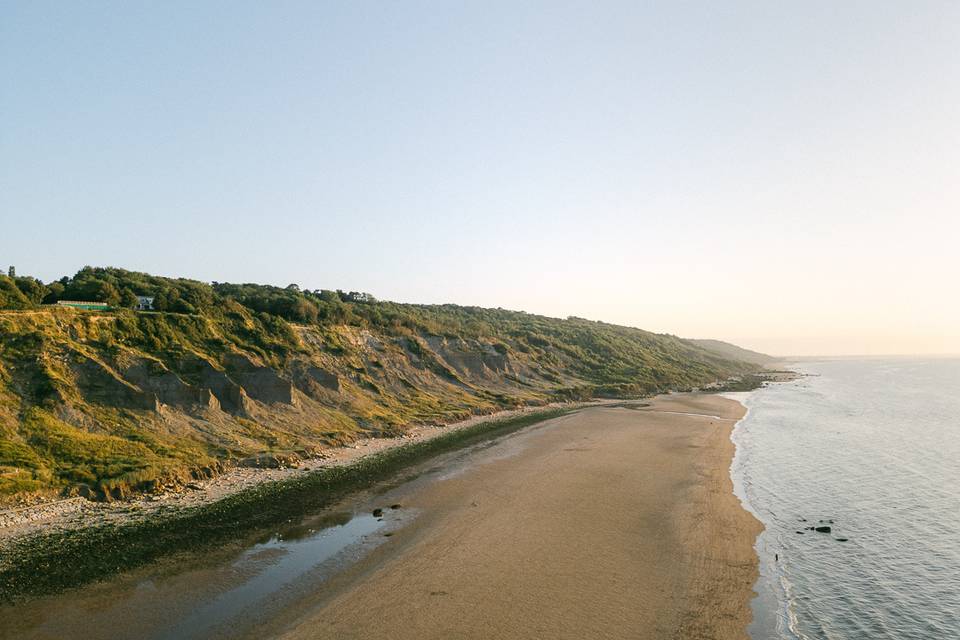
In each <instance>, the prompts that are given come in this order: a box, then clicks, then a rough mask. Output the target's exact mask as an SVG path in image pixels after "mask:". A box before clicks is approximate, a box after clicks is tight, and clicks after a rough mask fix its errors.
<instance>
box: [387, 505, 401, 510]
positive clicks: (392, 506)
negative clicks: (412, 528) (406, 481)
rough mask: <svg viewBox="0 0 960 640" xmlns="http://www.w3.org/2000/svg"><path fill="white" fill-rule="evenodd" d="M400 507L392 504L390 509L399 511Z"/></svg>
mask: <svg viewBox="0 0 960 640" xmlns="http://www.w3.org/2000/svg"><path fill="white" fill-rule="evenodd" d="M400 506H401V505H399V504H392V505H390V508H391V509H399V508H400Z"/></svg>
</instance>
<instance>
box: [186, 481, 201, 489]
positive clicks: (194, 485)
mask: <svg viewBox="0 0 960 640" xmlns="http://www.w3.org/2000/svg"><path fill="white" fill-rule="evenodd" d="M187 489H193V490H194V491H200V490H202V489H203V487H202V486H200V485H199V484H197V483H196V482H188V483H187Z"/></svg>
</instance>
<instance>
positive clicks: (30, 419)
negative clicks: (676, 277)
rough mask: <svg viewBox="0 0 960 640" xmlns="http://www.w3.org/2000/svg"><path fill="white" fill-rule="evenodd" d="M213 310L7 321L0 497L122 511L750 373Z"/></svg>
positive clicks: (475, 334) (567, 332)
mask: <svg viewBox="0 0 960 640" xmlns="http://www.w3.org/2000/svg"><path fill="white" fill-rule="evenodd" d="M219 304H220V306H218V307H217V309H216V313H211V312H204V313H199V314H181V313H134V312H131V311H116V312H109V313H102V312H84V311H75V310H64V309H50V308H43V309H40V310H22V311H3V312H0V498H2V496H4V495H7V496H10V495H12V494H15V493H17V492H21V491H34V490H36V491H46V492H60V491H64V490H68V491H69V490H71V489H73V490H76V489H78V488H79V489H81V490H92V491H93V492H99V493H100V494H101V495H113V496H114V497H120V496H122V495H124V494H125V493H127V492H129V491H130V490H133V489H141V490H152V489H154V488H156V487H157V486H158V485H162V484H163V483H166V482H177V481H181V480H183V479H186V478H187V477H188V474H189V473H190V471H191V470H196V469H200V468H204V467H211V468H215V467H216V466H217V464H218V463H219V462H220V461H223V460H229V459H241V458H245V457H247V456H251V455H253V454H258V453H261V452H296V451H300V452H309V451H310V449H311V448H314V447H316V446H318V445H322V444H330V443H345V442H349V441H350V440H352V439H353V438H355V437H357V435H358V434H367V435H369V434H373V435H382V434H395V433H398V432H400V431H402V430H403V429H404V428H405V427H407V426H409V425H411V424H417V423H430V422H444V421H453V420H456V419H459V418H463V417H466V416H467V415H470V414H477V413H490V412H493V411H496V410H498V409H502V408H508V407H514V406H518V405H522V404H531V405H539V404H544V403H546V402H549V401H551V400H556V399H571V398H586V397H591V396H597V395H606V396H636V395H644V394H651V393H655V392H659V391H664V390H667V389H684V388H689V387H692V386H698V385H702V384H704V383H707V382H711V381H714V380H718V379H723V378H726V377H728V376H731V375H737V374H741V373H744V372H746V371H749V370H751V369H752V368H754V365H751V364H747V363H744V362H738V361H734V360H729V359H725V358H724V357H723V356H722V355H719V354H717V353H715V352H713V351H709V350H707V349H704V348H702V347H701V346H698V345H696V344H694V343H692V342H689V341H685V340H681V339H679V338H676V337H673V336H667V335H657V334H652V333H649V332H645V331H641V330H638V329H632V328H627V327H619V326H614V325H608V324H604V323H597V322H590V321H586V320H580V319H568V320H559V319H553V318H545V317H542V316H535V315H530V314H525V313H518V312H510V311H503V310H489V309H476V308H466V307H457V306H452V305H443V306H418V305H397V304H392V303H376V304H375V305H362V308H361V305H356V306H357V308H358V309H359V311H362V313H359V312H358V313H356V314H353V315H350V316H347V318H348V319H347V320H346V321H331V320H319V321H316V322H311V323H308V324H294V323H291V322H288V321H285V320H283V319H281V318H279V317H277V316H274V315H268V314H266V313H260V312H255V311H253V310H251V309H250V308H247V307H245V306H243V305H241V304H238V303H236V302H234V301H233V300H225V301H222V302H221V303H219ZM348 306H349V305H348Z"/></svg>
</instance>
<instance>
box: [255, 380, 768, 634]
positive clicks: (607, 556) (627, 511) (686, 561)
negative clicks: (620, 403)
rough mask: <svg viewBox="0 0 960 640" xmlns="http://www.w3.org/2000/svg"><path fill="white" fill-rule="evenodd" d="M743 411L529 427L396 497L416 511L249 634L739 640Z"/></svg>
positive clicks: (746, 518) (571, 420) (635, 415)
mask: <svg viewBox="0 0 960 640" xmlns="http://www.w3.org/2000/svg"><path fill="white" fill-rule="evenodd" d="M743 413H744V408H743V407H742V406H741V405H740V404H739V403H737V402H735V401H733V400H729V399H725V398H721V397H718V396H710V395H673V396H667V397H661V398H657V399H656V400H654V401H653V403H652V405H650V406H647V407H643V408H626V407H595V408H588V409H584V410H582V411H580V412H577V413H575V414H573V415H569V416H564V417H561V418H557V419H554V420H551V421H549V422H547V423H544V424H542V425H539V426H537V427H534V428H531V429H528V430H527V431H525V432H524V433H522V434H519V435H517V436H514V437H512V438H511V439H510V440H509V442H508V443H506V449H505V448H504V445H498V447H495V448H494V449H493V450H491V452H490V453H489V454H480V456H479V459H477V460H475V461H474V462H473V463H471V464H470V465H469V466H467V467H465V468H464V469H463V470H461V472H459V473H457V474H454V475H453V476H452V477H447V478H444V479H442V480H440V481H437V482H432V483H429V484H427V485H425V486H420V487H418V488H416V489H415V490H414V491H413V492H412V493H410V494H409V495H405V496H403V501H404V507H405V508H408V507H412V508H414V509H417V510H419V511H420V512H421V515H420V516H419V517H417V518H416V519H415V520H414V521H413V522H412V523H411V524H410V525H408V526H406V527H404V528H402V529H400V530H398V531H396V532H395V533H393V535H392V537H391V540H390V541H389V542H388V543H387V544H384V545H382V546H380V547H379V548H378V549H377V550H376V551H374V552H373V553H371V554H370V555H368V556H367V557H366V558H364V559H362V560H361V561H360V562H359V563H357V564H356V565H354V566H353V567H352V568H351V569H349V570H347V571H346V572H344V573H343V574H341V575H339V576H338V577H336V578H334V579H333V580H331V581H329V582H328V583H327V584H326V585H325V586H324V587H323V588H321V589H320V590H319V591H318V592H317V593H316V594H315V596H314V597H313V598H312V600H311V601H310V603H309V604H308V605H304V604H301V605H300V607H299V610H297V611H292V610H291V611H288V612H287V614H286V615H285V616H283V618H284V620H285V622H284V625H283V627H284V628H282V629H280V628H275V629H270V630H268V629H267V628H261V629H260V630H259V631H258V634H262V633H268V634H269V635H271V636H273V635H278V636H279V637H282V638H285V639H286V640H307V639H314V638H334V637H336V638H364V639H375V638H392V639H405V638H410V639H413V638H421V639H422V638H438V639H439V638H478V639H479V638H484V639H491V638H571V639H574V638H576V639H581V638H634V639H635V638H686V639H695V638H745V637H746V631H745V629H746V626H747V624H748V623H749V620H750V607H749V601H750V598H751V596H752V585H753V584H754V582H755V580H756V578H757V559H756V556H755V553H754V550H753V543H754V540H755V538H756V536H757V534H758V533H759V531H760V529H761V525H760V523H759V522H758V521H757V520H755V519H754V518H753V516H752V515H750V514H749V513H748V512H746V511H745V510H743V508H742V507H741V505H740V502H739V500H738V499H737V498H736V497H735V496H734V495H733V491H732V483H731V480H730V475H729V467H730V462H731V459H732V456H733V452H734V446H733V444H732V442H731V441H730V434H731V430H732V428H733V425H734V424H735V422H736V420H737V419H739V418H740V417H741V416H742V415H743ZM484 455H486V459H484ZM291 620H292V621H293V622H290V621H291ZM268 626H269V625H268Z"/></svg>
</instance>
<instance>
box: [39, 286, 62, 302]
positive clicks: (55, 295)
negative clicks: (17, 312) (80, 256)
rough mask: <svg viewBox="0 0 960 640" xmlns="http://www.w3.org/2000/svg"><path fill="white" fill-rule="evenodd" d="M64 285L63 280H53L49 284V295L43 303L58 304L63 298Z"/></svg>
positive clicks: (44, 298)
mask: <svg viewBox="0 0 960 640" xmlns="http://www.w3.org/2000/svg"><path fill="white" fill-rule="evenodd" d="M63 290H64V286H63V283H61V282H51V283H50V284H48V285H47V295H45V296H44V297H43V304H57V300H61V299H62V298H63Z"/></svg>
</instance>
